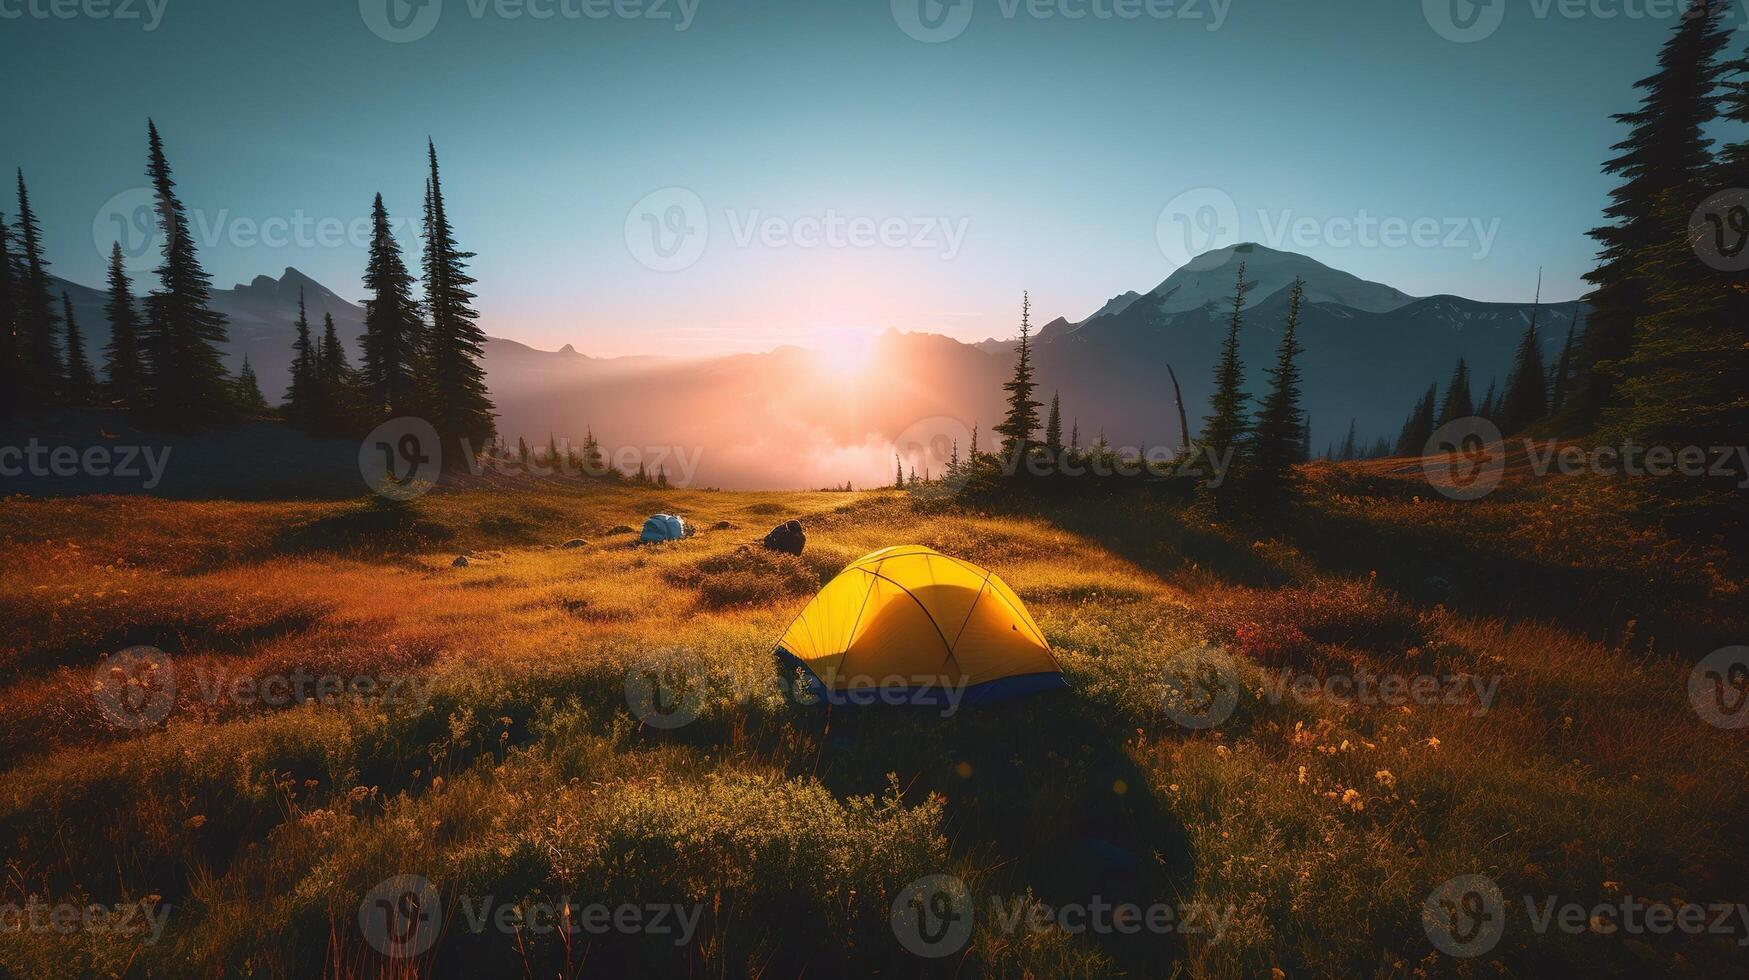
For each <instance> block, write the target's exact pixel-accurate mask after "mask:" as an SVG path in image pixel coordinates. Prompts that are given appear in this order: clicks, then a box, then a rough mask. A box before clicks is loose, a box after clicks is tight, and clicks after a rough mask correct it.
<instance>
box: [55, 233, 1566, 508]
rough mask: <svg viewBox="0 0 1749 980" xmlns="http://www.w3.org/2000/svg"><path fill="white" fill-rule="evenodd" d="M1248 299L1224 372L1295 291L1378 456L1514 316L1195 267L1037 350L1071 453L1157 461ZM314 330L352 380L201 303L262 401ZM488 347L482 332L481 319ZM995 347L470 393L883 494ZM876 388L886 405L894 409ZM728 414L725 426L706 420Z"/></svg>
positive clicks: (987, 395) (613, 437) (523, 383)
mask: <svg viewBox="0 0 1749 980" xmlns="http://www.w3.org/2000/svg"><path fill="white" fill-rule="evenodd" d="M1241 259H1242V260H1243V261H1245V262H1246V278H1247V280H1248V281H1251V282H1253V283H1255V284H1256V285H1255V287H1254V288H1253V289H1252V291H1251V293H1250V295H1249V297H1248V302H1247V305H1246V309H1245V321H1244V328H1243V331H1242V333H1241V357H1242V358H1243V359H1244V361H1245V365H1246V379H1247V382H1248V383H1249V385H1250V386H1251V388H1252V390H1253V391H1258V390H1260V389H1261V386H1262V384H1263V381H1264V374H1263V371H1264V368H1265V367H1266V366H1268V364H1269V363H1270V361H1271V359H1272V358H1273V355H1274V349H1275V346H1276V344H1277V343H1278V342H1279V340H1280V335H1281V328H1282V323H1283V321H1284V320H1285V317H1286V309H1287V287H1288V286H1289V285H1290V284H1291V283H1292V281H1293V277H1294V276H1296V275H1298V276H1304V277H1305V279H1306V282H1307V305H1306V307H1305V309H1304V310H1303V322H1302V327H1301V332H1300V337H1301V343H1302V345H1303V346H1304V347H1305V348H1306V353H1305V355H1304V356H1303V358H1302V362H1301V364H1302V368H1303V371H1304V376H1305V380H1304V385H1303V392H1304V400H1305V404H1306V407H1307V409H1308V410H1309V412H1310V413H1311V417H1312V420H1313V443H1314V447H1315V448H1317V449H1322V448H1323V446H1324V445H1325V444H1326V443H1327V442H1330V441H1339V440H1340V439H1341V437H1342V436H1343V435H1344V434H1345V433H1346V432H1347V430H1348V425H1349V421H1350V419H1353V420H1354V421H1355V424H1356V426H1357V430H1358V432H1359V435H1360V437H1361V438H1362V439H1364V440H1366V441H1368V442H1370V441H1371V440H1373V439H1374V438H1376V437H1377V436H1380V435H1384V436H1387V437H1389V438H1392V439H1394V438H1395V436H1396V433H1397V430H1398V428H1399V427H1400V425H1401V424H1402V421H1403V418H1404V416H1406V415H1407V414H1408V411H1409V409H1410V407H1411V405H1412V404H1413V403H1414V401H1415V400H1416V399H1417V398H1419V397H1420V396H1421V394H1422V393H1423V392H1424V391H1426V389H1427V385H1428V383H1429V382H1432V381H1435V380H1437V381H1438V382H1439V383H1440V385H1441V387H1442V389H1443V386H1444V382H1445V379H1446V378H1447V377H1449V376H1450V374H1451V368H1452V365H1453V364H1454V363H1455V361H1456V360H1457V358H1458V357H1459V356H1463V357H1465V358H1466V359H1467V360H1468V361H1469V363H1470V366H1471V372H1472V376H1473V377H1474V378H1475V384H1476V390H1475V392H1474V396H1475V397H1476V398H1477V399H1480V398H1481V396H1482V393H1483V391H1484V390H1485V389H1486V388H1487V386H1488V382H1489V379H1491V378H1495V379H1498V380H1499V381H1500V382H1501V383H1502V384H1503V383H1504V381H1505V376H1506V372H1507V370H1508V369H1509V368H1510V366H1511V362H1512V357H1513V353H1514V351H1515V349H1516V347H1517V344H1518V340H1519V337H1520V336H1521V335H1522V334H1523V332H1524V328H1525V325H1526V324H1527V323H1528V322H1529V320H1530V316H1531V313H1532V306H1531V305H1530V304H1526V303H1482V302H1478V301H1475V300H1470V299H1464V298H1462V297H1459V296H1448V295H1441V296H1429V297H1422V298H1416V297H1412V296H1409V295H1407V294H1405V293H1402V292H1400V291H1398V290H1396V289H1393V288H1391V287H1390V286H1386V285H1382V284H1379V283H1373V282H1368V281H1366V280H1363V279H1360V278H1359V277H1357V276H1353V275H1351V274H1349V273H1346V272H1342V271H1340V270H1336V269H1332V268H1330V267H1329V266H1326V265H1324V264H1323V263H1320V262H1317V261H1315V260H1313V259H1310V258H1308V257H1306V256H1303V255H1297V254H1294V253H1291V252H1280V251H1276V250H1273V249H1268V248H1265V247H1263V246H1261V245H1237V246H1233V247H1231V248H1229V249H1224V250H1221V251H1220V252H1216V253H1210V254H1209V255H1206V256H1203V257H1201V258H1200V259H1198V260H1197V261H1196V262H1193V263H1192V266H1191V267H1187V268H1185V269H1179V270H1176V271H1174V272H1173V273H1172V274H1171V275H1169V276H1167V277H1166V278H1165V279H1164V280H1163V281H1162V282H1160V283H1159V284H1158V285H1156V286H1155V287H1153V288H1152V289H1149V290H1148V291H1146V292H1140V291H1129V292H1124V293H1120V294H1118V295H1117V296H1115V297H1113V299H1112V300H1111V301H1109V302H1107V303H1105V304H1104V305H1103V306H1101V307H1100V309H1098V310H1096V311H1095V312H1094V313H1093V314H1092V315H1090V316H1088V317H1087V318H1086V319H1084V320H1081V321H1079V322H1073V323H1072V322H1070V321H1069V320H1067V319H1066V318H1062V317H1058V318H1056V319H1054V320H1052V321H1050V322H1049V323H1046V324H1045V325H1044V326H1043V327H1041V328H1040V330H1039V332H1038V334H1037V335H1036V340H1037V344H1036V352H1037V356H1036V363H1037V370H1038V381H1039V384H1040V389H1039V391H1038V393H1037V394H1038V396H1039V397H1040V400H1041V401H1046V402H1048V401H1049V399H1050V396H1051V394H1052V393H1053V392H1056V391H1060V392H1061V395H1062V403H1063V412H1064V420H1063V424H1064V428H1065V430H1067V429H1068V428H1069V427H1070V426H1071V425H1072V424H1075V423H1077V422H1078V423H1079V425H1080V429H1081V435H1082V440H1083V442H1084V443H1085V442H1092V441H1093V440H1094V439H1095V438H1096V437H1097V436H1098V435H1099V434H1100V433H1101V431H1103V432H1104V434H1105V435H1106V437H1107V438H1108V439H1109V440H1110V441H1111V443H1112V444H1113V445H1117V446H1126V445H1127V446H1137V447H1143V446H1161V445H1165V446H1177V445H1178V444H1179V442H1180V441H1181V439H1182V435H1181V433H1179V431H1178V421H1177V412H1176V409H1175V408H1174V406H1173V404H1172V390H1171V385H1170V383H1169V382H1168V381H1167V377H1166V365H1167V364H1171V365H1172V367H1173V369H1174V370H1175V372H1176V373H1177V375H1178V379H1179V381H1180V383H1181V384H1182V385H1183V388H1184V398H1185V412H1186V414H1187V415H1188V416H1189V417H1190V420H1191V426H1192V428H1193V429H1195V428H1196V427H1197V426H1198V424H1199V421H1200V419H1201V418H1202V417H1203V416H1204V415H1206V414H1207V413H1208V398H1209V393H1210V379H1211V375H1212V370H1213V365H1214V361H1215V356H1216V352H1217V351H1218V348H1219V345H1220V342H1221V338H1222V336H1223V335H1224V331H1225V327H1226V318H1227V316H1228V315H1229V314H1230V304H1231V295H1232V289H1233V281H1234V276H1235V272H1236V264H1235V263H1236V261H1237V260H1241ZM55 285H56V289H57V291H58V290H60V289H65V290H66V291H67V292H68V294H69V295H70V296H71V298H72V300H73V305H74V311H75V315H76V316H77V317H78V318H79V323H80V326H81V329H82V330H83V332H84V334H85V341H86V346H87V350H89V351H91V352H92V356H93V358H94V359H97V360H100V359H101V350H102V347H103V345H104V343H106V342H107V340H108V332H109V329H108V323H107V321H106V320H105V318H104V314H103V306H104V303H105V301H106V295H105V293H104V292H102V291H100V290H96V289H92V288H89V287H86V286H80V285H78V284H76V283H70V282H65V281H61V280H57V282H56V284H55ZM300 292H301V293H302V295H303V296H304V299H305V302H306V303H307V304H308V308H309V316H310V321H311V324H312V326H314V327H315V328H316V329H320V326H321V323H322V317H323V316H324V314H331V315H332V316H333V317H334V322H335V328H336V331H337V332H338V334H339V336H340V337H341V338H342V340H343V341H344V342H345V343H346V345H347V347H348V353H349V355H350V357H351V358H352V362H353V364H354V365H355V366H356V365H357V364H358V360H359V343H358V342H359V338H360V337H361V336H362V335H363V332H364V310H363V307H362V306H360V305H359V304H356V303H353V302H351V301H349V300H346V299H345V298H343V297H341V296H340V295H339V294H337V293H335V292H334V291H333V290H331V289H329V288H327V287H326V286H323V285H322V284H320V283H318V282H316V281H315V280H313V279H311V278H309V277H308V276H305V275H304V274H303V273H301V272H299V271H298V270H296V269H291V268H288V269H286V270H285V271H284V272H283V273H282V274H281V276H280V277H279V278H278V279H274V278H272V277H269V276H258V277H256V278H255V279H254V280H253V281H251V282H249V283H240V284H238V285H236V286H233V287H231V288H230V289H216V290H214V291H213V294H212V302H213V306H214V308H215V309H217V310H218V311H220V312H221V313H223V314H225V316H226V317H227V318H228V319H229V321H230V327H229V329H230V343H229V344H228V346H227V349H226V363H227V365H228V366H229V367H230V368H231V369H232V370H233V371H234V370H236V369H237V368H238V367H239V366H240V364H241V362H242V358H243V355H244V354H247V355H248V356H249V360H250V363H251V364H252V365H253V366H254V368H255V370H256V372H257V374H258V375H259V376H260V378H261V388H262V391H263V393H265V394H266V395H267V397H268V400H269V401H272V402H277V401H278V400H279V399H280V397H281V395H282V394H283V392H284V391H285V388H286V384H287V382H288V380H289V377H290V367H291V343H292V337H293V333H294V331H293V326H292V323H293V321H294V319H295V318H296V316H297V303H298V296H299V293H300ZM1582 310H1583V307H1582V305H1581V304H1579V303H1576V302H1569V303H1552V304H1544V305H1543V306H1542V307H1541V310H1540V312H1539V313H1538V316H1539V321H1538V322H1539V323H1540V324H1541V326H1542V339H1543V343H1544V345H1545V347H1546V348H1547V354H1548V355H1549V356H1550V357H1551V358H1552V357H1554V356H1558V354H1559V350H1560V345H1561V343H1562V342H1563V341H1564V339H1565V337H1566V333H1567V329H1568V327H1569V326H1570V325H1572V324H1573V322H1574V320H1575V318H1576V317H1578V316H1580V315H1581V313H1582ZM486 326H487V327H488V330H489V331H490V328H491V324H490V323H488V324H486ZM1013 346H1014V341H1012V340H997V339H995V338H991V339H988V340H985V341H982V342H979V343H976V344H966V343H962V342H960V341H957V340H953V339H951V338H947V337H942V336H938V335H934V334H905V333H899V332H897V331H888V332H887V333H886V334H883V335H882V336H881V337H880V338H879V341H878V343H877V345H876V350H875V351H874V352H872V354H871V356H870V358H869V361H868V363H867V365H865V367H864V370H863V372H862V373H861V375H860V376H857V377H853V378H846V377H842V376H840V375H839V374H837V373H834V370H833V368H832V366H831V365H829V364H828V363H826V362H823V361H822V360H821V359H820V358H819V357H818V356H817V355H815V354H814V353H813V352H810V351H806V350H802V349H799V348H794V347H784V348H779V349H777V350H773V351H768V352H764V353H749V354H735V355H727V356H722V357H713V358H702V359H698V358H686V359H682V358H673V357H657V356H643V357H618V358H594V357H588V356H586V355H583V354H580V353H578V352H577V350H576V349H575V348H574V347H572V346H571V345H569V344H567V345H565V346H564V347H563V348H562V349H560V350H558V351H541V350H536V349H535V348H532V347H529V346H528V345H526V344H521V343H518V342H516V341H512V340H505V339H502V338H497V337H493V338H491V339H489V340H488V342H487V344H486V352H485V368H486V373H487V383H488V384H489V386H490V387H491V390H492V395H493V399H494V401H495V402H496V403H497V405H498V409H499V413H500V418H499V427H500V431H501V432H502V433H503V434H504V435H505V436H506V437H507V438H508V439H510V440H514V439H516V438H517V437H518V436H523V437H526V438H528V440H529V441H530V442H531V443H544V442H545V440H546V439H547V438H548V436H549V434H550V435H553V436H556V437H558V438H569V439H571V440H573V441H580V440H581V439H582V437H583V434H584V431H585V429H592V430H593V431H594V432H595V434H596V435H597V436H598V437H599V438H601V439H603V440H604V442H606V443H607V444H608V445H610V446H612V445H623V446H640V447H643V448H645V449H651V448H658V449H660V448H663V447H666V448H667V449H669V450H673V449H674V448H675V447H695V448H696V449H697V450H698V451H699V458H698V461H697V468H696V480H697V481H698V482H703V483H706V484H716V485H722V486H731V487H754V486H766V487H806V486H825V485H831V484H837V483H842V482H843V481H844V480H846V479H849V480H852V481H853V482H855V483H856V484H857V485H858V486H866V485H869V484H871V483H879V482H886V481H887V480H889V479H890V478H891V472H892V445H893V442H894V441H895V440H896V439H898V438H899V437H900V435H901V434H902V433H905V432H907V431H908V430H911V429H913V428H914V426H915V425H917V424H919V423H922V422H924V421H925V420H927V424H928V425H933V426H936V427H937V428H940V427H942V426H946V427H947V428H948V429H949V430H950V431H952V432H954V433H957V435H956V436H955V438H960V439H962V440H963V439H966V438H969V434H970V429H971V428H972V427H973V426H974V425H979V426H981V428H982V430H983V433H984V435H983V438H984V443H983V444H984V445H985V446H986V447H988V446H990V445H992V441H991V436H990V434H989V433H990V427H991V426H992V425H993V424H995V423H996V422H997V421H999V419H1000V415H1001V412H1002V407H1003V405H1002V394H1003V393H1002V391H1001V384H1002V382H1003V381H1005V380H1006V379H1007V377H1008V375H1009V373H1010V371H1011V370H1012V367H1013ZM894 392H903V393H905V395H904V396H903V397H902V398H897V399H896V398H895V397H894V395H893V393H894ZM725 406H733V411H732V412H729V411H725Z"/></svg>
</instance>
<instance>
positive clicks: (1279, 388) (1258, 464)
mask: <svg viewBox="0 0 1749 980" xmlns="http://www.w3.org/2000/svg"><path fill="white" fill-rule="evenodd" d="M1305 296H1306V284H1305V281H1304V280H1302V279H1300V278H1299V277H1297V276H1296V277H1295V278H1294V284H1293V291H1292V292H1291V293H1289V295H1288V308H1287V326H1286V328H1285V329H1283V331H1282V334H1281V344H1280V346H1279V347H1277V349H1276V355H1275V366H1274V367H1273V368H1270V369H1269V370H1268V371H1266V372H1265V373H1266V374H1268V375H1269V394H1268V395H1267V396H1266V397H1265V398H1264V400H1263V408H1262V411H1260V412H1259V413H1258V415H1257V426H1256V428H1255V430H1254V431H1253V432H1252V434H1251V439H1250V445H1249V447H1248V449H1249V452H1248V453H1247V455H1248V457H1249V461H1250V481H1249V486H1250V489H1251V494H1252V502H1253V503H1255V504H1256V505H1257V506H1258V507H1259V508H1261V509H1263V510H1265V511H1275V510H1279V509H1280V508H1281V507H1282V506H1283V505H1285V504H1286V503H1287V501H1288V500H1289V498H1291V497H1292V495H1293V486H1294V481H1295V474H1294V464H1295V463H1296V462H1298V460H1299V458H1300V443H1301V441H1302V440H1303V438H1304V436H1305V416H1304V413H1303V412H1301V410H1300V368H1299V365H1298V364H1296V363H1295V359H1296V358H1298V357H1299V356H1300V355H1301V354H1303V353H1305V348H1303V347H1301V346H1300V345H1299V342H1298V338H1297V334H1298V331H1299V327H1300V309H1301V307H1302V306H1303V305H1304V303H1305Z"/></svg>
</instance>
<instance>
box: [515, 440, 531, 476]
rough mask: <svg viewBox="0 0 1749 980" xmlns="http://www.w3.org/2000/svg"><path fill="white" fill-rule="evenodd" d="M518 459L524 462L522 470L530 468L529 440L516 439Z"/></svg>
mask: <svg viewBox="0 0 1749 980" xmlns="http://www.w3.org/2000/svg"><path fill="white" fill-rule="evenodd" d="M516 458H517V459H518V460H520V461H521V462H522V468H523V469H527V468H528V440H527V439H524V438H523V437H521V436H517V437H516Z"/></svg>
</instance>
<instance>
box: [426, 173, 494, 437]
mask: <svg viewBox="0 0 1749 980" xmlns="http://www.w3.org/2000/svg"><path fill="white" fill-rule="evenodd" d="M426 149H427V151H428V153H429V155H430V163H431V184H430V197H431V205H430V209H429V214H430V219H429V222H428V224H427V241H426V260H427V263H426V268H425V294H426V302H425V309H426V313H427V314H428V315H429V316H430V317H431V323H430V327H429V332H428V334H427V339H426V350H425V354H426V360H427V364H428V374H429V377H430V379H431V392H430V396H429V397H430V405H429V412H430V415H431V424H432V426H433V427H434V428H435V429H436V430H437V434H438V436H439V437H440V438H441V439H442V440H443V441H444V443H445V444H446V445H449V446H456V443H457V442H465V443H466V444H467V445H470V446H476V447H477V446H484V445H485V444H486V443H487V441H488V440H490V439H491V437H492V433H493V432H494V431H495V430H496V424H495V422H494V417H493V409H492V399H491V396H490V395H489V394H488V393H487V391H486V372H485V369H484V368H482V367H481V366H480V359H481V358H482V357H483V356H484V352H485V344H486V334H485V332H484V331H482V330H481V329H480V326H479V324H477V323H475V322H474V321H475V320H476V319H477V318H478V316H479V314H478V313H476V312H475V311H474V309H473V306H472V305H471V304H472V302H473V299H474V294H473V293H472V292H471V291H470V290H469V289H468V287H469V286H472V285H473V284H474V279H473V277H472V276H469V275H468V273H467V260H468V259H471V258H473V255H474V253H472V252H463V251H461V250H460V249H459V248H458V247H457V246H456V241H455V232H454V230H453V229H452V228H451V227H450V222H449V212H448V210H447V209H446V208H445V206H444V203H443V183H442V181H441V180H440V179H439V176H438V171H437V146H436V144H434V143H430V142H429V141H427V144H426ZM456 448H460V447H456ZM444 460H445V462H446V463H450V462H451V461H453V463H452V464H451V465H456V466H463V465H466V462H467V461H466V459H464V458H463V456H462V453H460V452H446V453H444Z"/></svg>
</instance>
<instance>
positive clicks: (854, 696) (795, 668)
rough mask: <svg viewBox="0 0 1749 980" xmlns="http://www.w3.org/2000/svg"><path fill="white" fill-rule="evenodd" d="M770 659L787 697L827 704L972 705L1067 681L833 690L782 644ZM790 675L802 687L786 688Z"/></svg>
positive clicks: (1043, 676) (1045, 678) (1024, 679)
mask: <svg viewBox="0 0 1749 980" xmlns="http://www.w3.org/2000/svg"><path fill="white" fill-rule="evenodd" d="M772 659H773V660H775V661H776V662H777V669H778V672H779V673H780V674H782V675H783V678H784V681H785V688H786V690H788V691H789V695H790V700H791V701H794V702H796V703H799V704H819V705H828V706H831V707H835V708H865V707H875V706H890V707H930V708H953V707H960V708H975V707H978V706H980V705H986V704H995V703H997V702H1000V701H1007V700H1010V699H1013V698H1019V697H1026V696H1028V695H1033V694H1042V693H1044V692H1046V691H1066V690H1068V689H1069V682H1068V681H1067V680H1064V679H1063V675H1062V674H1060V673H1058V672H1056V671H1054V670H1052V671H1044V672H1042V673H1037V674H1015V675H1013V676H1011V677H1003V678H1000V679H997V680H993V681H984V682H983V683H981V684H972V685H970V686H968V687H965V688H963V689H962V688H957V687H952V686H949V685H920V686H916V687H897V686H895V687H863V688H850V689H846V690H833V689H832V688H830V687H828V686H827V685H826V682H825V681H823V680H821V679H820V678H819V676H818V675H816V674H815V673H814V672H813V670H811V669H810V668H809V667H808V665H807V664H805V663H803V662H802V660H801V659H800V658H798V657H797V656H796V655H795V654H792V653H790V652H789V651H788V650H785V649H784V648H783V647H778V648H777V649H776V650H775V651H773V652H772ZM792 677H793V679H794V681H795V683H797V684H799V685H800V686H801V687H802V688H803V690H801V691H796V690H790V689H789V688H790V681H791V679H792Z"/></svg>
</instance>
